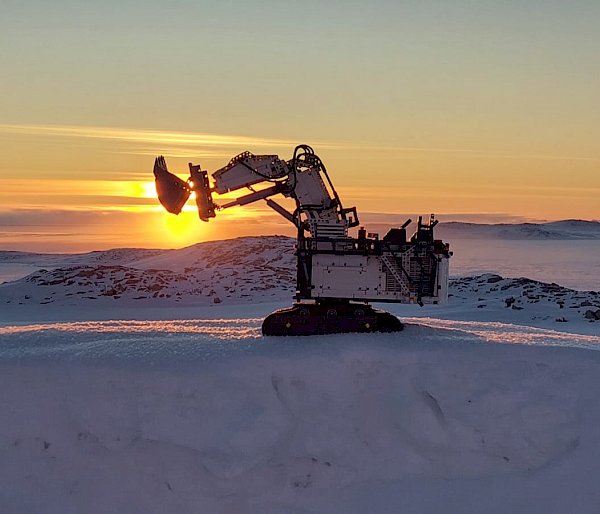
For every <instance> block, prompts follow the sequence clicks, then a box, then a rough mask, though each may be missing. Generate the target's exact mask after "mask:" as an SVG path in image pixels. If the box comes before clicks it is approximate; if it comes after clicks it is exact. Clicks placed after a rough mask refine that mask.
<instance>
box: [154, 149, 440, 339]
mask: <svg viewBox="0 0 600 514" xmlns="http://www.w3.org/2000/svg"><path fill="white" fill-rule="evenodd" d="M189 172H190V176H189V178H188V179H187V181H184V180H182V179H181V178H179V177H177V176H176V175H174V174H172V173H170V172H169V171H168V170H167V165H166V163H165V159H164V157H162V156H160V157H157V158H156V161H155V163H154V176H155V179H156V190H157V193H158V199H159V201H160V203H161V204H162V205H163V206H164V207H165V209H166V210H167V211H168V212H170V213H173V214H179V213H180V212H181V210H182V208H183V206H184V205H185V203H186V202H187V200H188V199H189V197H190V194H191V193H192V192H194V193H195V200H196V205H197V207H198V214H199V216H200V219H201V220H202V221H205V222H207V221H209V219H210V218H214V217H215V216H216V213H217V212H218V211H219V210H222V209H228V208H230V207H234V206H238V205H247V204H250V203H253V202H257V201H261V200H264V201H266V203H267V205H268V206H269V207H270V208H272V209H273V210H274V211H275V212H277V213H278V214H280V215H281V216H283V217H284V218H286V219H287V220H288V221H289V222H290V223H292V224H293V225H294V226H295V227H296V229H297V231H298V239H297V246H296V257H297V279H296V295H295V297H294V298H295V303H294V305H293V306H292V307H290V308H287V309H281V310H278V311H275V312H273V313H272V314H270V315H269V316H267V318H266V319H265V320H264V322H263V324H262V332H263V334H264V335H278V336H283V335H313V334H328V333H345V332H396V331H400V330H402V328H403V325H402V323H401V322H400V320H399V319H398V318H396V317H395V316H393V315H392V314H390V313H388V312H384V311H380V310H376V309H374V308H372V307H371V306H370V305H369V302H392V303H404V304H406V303H417V304H419V305H421V306H423V305H424V304H442V303H446V302H447V300H448V270H449V266H448V263H449V258H450V255H451V253H450V251H449V246H448V244H445V243H443V242H442V241H441V240H436V239H434V237H433V229H434V227H435V225H436V224H437V220H435V219H434V216H433V215H431V217H430V219H429V220H428V221H427V222H425V223H424V222H423V220H422V218H421V217H420V218H419V220H418V223H417V227H416V231H415V233H414V234H413V235H412V236H411V237H410V238H408V237H407V232H406V228H407V226H408V225H409V224H410V223H411V220H410V219H409V220H407V221H406V222H405V223H404V224H403V225H402V226H401V227H398V228H391V229H390V230H389V231H388V233H387V234H386V235H385V236H383V238H381V239H380V238H379V236H378V234H367V232H366V231H365V230H364V229H363V228H362V227H361V228H359V229H358V234H357V237H352V236H350V235H349V234H348V230H349V229H351V228H354V227H358V226H359V220H358V215H357V213H356V207H350V208H345V207H343V206H342V202H341V200H340V198H339V196H338V194H337V192H336V190H335V188H334V187H333V184H332V182H331V180H330V178H329V175H328V173H327V170H326V169H325V166H324V164H323V162H322V161H321V159H320V158H319V157H318V156H317V155H316V154H315V152H314V151H313V149H312V148H311V147H310V146H307V145H299V146H297V147H296V149H295V150H294V154H293V157H292V158H291V159H290V160H288V161H285V160H282V159H280V158H279V157H278V156H277V155H254V154H252V153H250V152H244V153H241V154H239V155H238V156H236V157H234V158H233V159H231V161H230V162H229V163H228V164H227V165H226V166H224V167H223V168H221V169H219V170H217V171H215V172H214V173H212V174H211V175H212V179H213V185H211V183H210V180H209V177H208V173H207V171H206V170H202V169H201V168H200V166H199V165H192V164H191V163H190V164H189ZM256 184H263V185H266V186H267V187H264V188H262V189H255V188H254V187H253V186H255V185H256ZM239 189H248V190H249V191H250V192H249V193H248V194H246V195H244V196H241V197H239V198H237V199H236V200H234V201H230V202H228V203H224V204H221V205H218V204H217V203H215V201H214V199H213V194H217V195H219V194H224V193H228V192H230V191H237V190H239ZM276 195H282V196H284V197H288V198H292V199H294V200H295V202H296V208H295V210H294V211H293V212H290V211H289V210H287V209H286V208H284V207H283V206H282V205H280V204H278V203H277V202H275V201H274V200H273V199H272V197H273V196H276Z"/></svg>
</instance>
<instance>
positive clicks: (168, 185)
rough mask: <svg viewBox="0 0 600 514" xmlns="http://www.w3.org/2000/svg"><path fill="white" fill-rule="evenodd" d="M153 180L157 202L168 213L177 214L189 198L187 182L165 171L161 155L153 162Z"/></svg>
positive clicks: (164, 163)
mask: <svg viewBox="0 0 600 514" xmlns="http://www.w3.org/2000/svg"><path fill="white" fill-rule="evenodd" d="M154 178H155V182H156V192H157V194H158V200H159V202H160V203H161V204H162V206H163V207H164V208H165V209H166V210H167V211H168V212H171V213H173V214H179V213H180V212H181V209H183V206H184V205H185V202H187V201H188V198H189V197H190V193H191V191H190V187H189V186H188V184H187V182H185V181H184V180H181V179H180V178H179V177H178V176H177V175H173V174H172V173H170V172H169V171H168V170H167V163H166V162H165V158H164V157H163V156H162V155H161V156H160V157H157V158H156V160H155V161H154Z"/></svg>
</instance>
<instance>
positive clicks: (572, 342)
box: [403, 318, 600, 350]
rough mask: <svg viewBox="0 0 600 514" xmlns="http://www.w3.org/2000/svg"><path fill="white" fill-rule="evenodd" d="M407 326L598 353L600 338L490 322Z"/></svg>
mask: <svg viewBox="0 0 600 514" xmlns="http://www.w3.org/2000/svg"><path fill="white" fill-rule="evenodd" d="M403 321H404V322H406V323H413V324H417V325H424V326H427V327H430V328H439V329H444V330H455V331H457V332H463V333H468V334H472V335H475V336H478V337H481V338H482V339H484V340H486V341H489V342H492V343H507V344H526V345H536V346H568V347H575V348H587V349H590V350H600V336H593V335H584V334H572V333H569V332H559V331H557V330H549V329H545V328H536V327H529V326H524V325H512V324H510V323H500V322H492V321H458V320H448V319H437V318H403Z"/></svg>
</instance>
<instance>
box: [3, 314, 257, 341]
mask: <svg viewBox="0 0 600 514" xmlns="http://www.w3.org/2000/svg"><path fill="white" fill-rule="evenodd" d="M261 322H262V319H259V318H245V319H190V320H157V321H145V320H144V321H136V320H110V321H77V322H62V323H36V324H32V325H11V326H5V327H0V335H13V334H24V333H28V332H47V331H57V332H72V333H98V334H106V333H116V334H123V335H126V334H137V335H140V334H153V333H169V334H190V333H191V334H203V335H208V336H211V337H214V338H216V339H219V340H225V339H227V340H239V339H253V338H257V337H260V329H259V327H260V323H261Z"/></svg>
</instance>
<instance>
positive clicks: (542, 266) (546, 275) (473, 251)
mask: <svg viewBox="0 0 600 514" xmlns="http://www.w3.org/2000/svg"><path fill="white" fill-rule="evenodd" d="M450 245H451V249H452V251H453V252H454V255H453V257H452V260H451V264H450V266H451V268H450V269H451V274H452V275H453V276H457V275H459V276H465V275H477V274H480V273H488V272H491V273H498V274H499V275H502V276H506V277H527V278H531V279H534V280H540V281H542V282H550V283H552V282H555V283H557V284H560V285H561V286H565V287H570V288H573V289H581V290H594V291H598V290H600V241H598V240H570V241H567V240H563V241H560V240H558V241H557V240H543V241H540V240H536V241H527V240H525V241H524V240H488V239H468V240H466V239H463V240H461V239H456V240H452V241H451V242H450Z"/></svg>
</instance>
